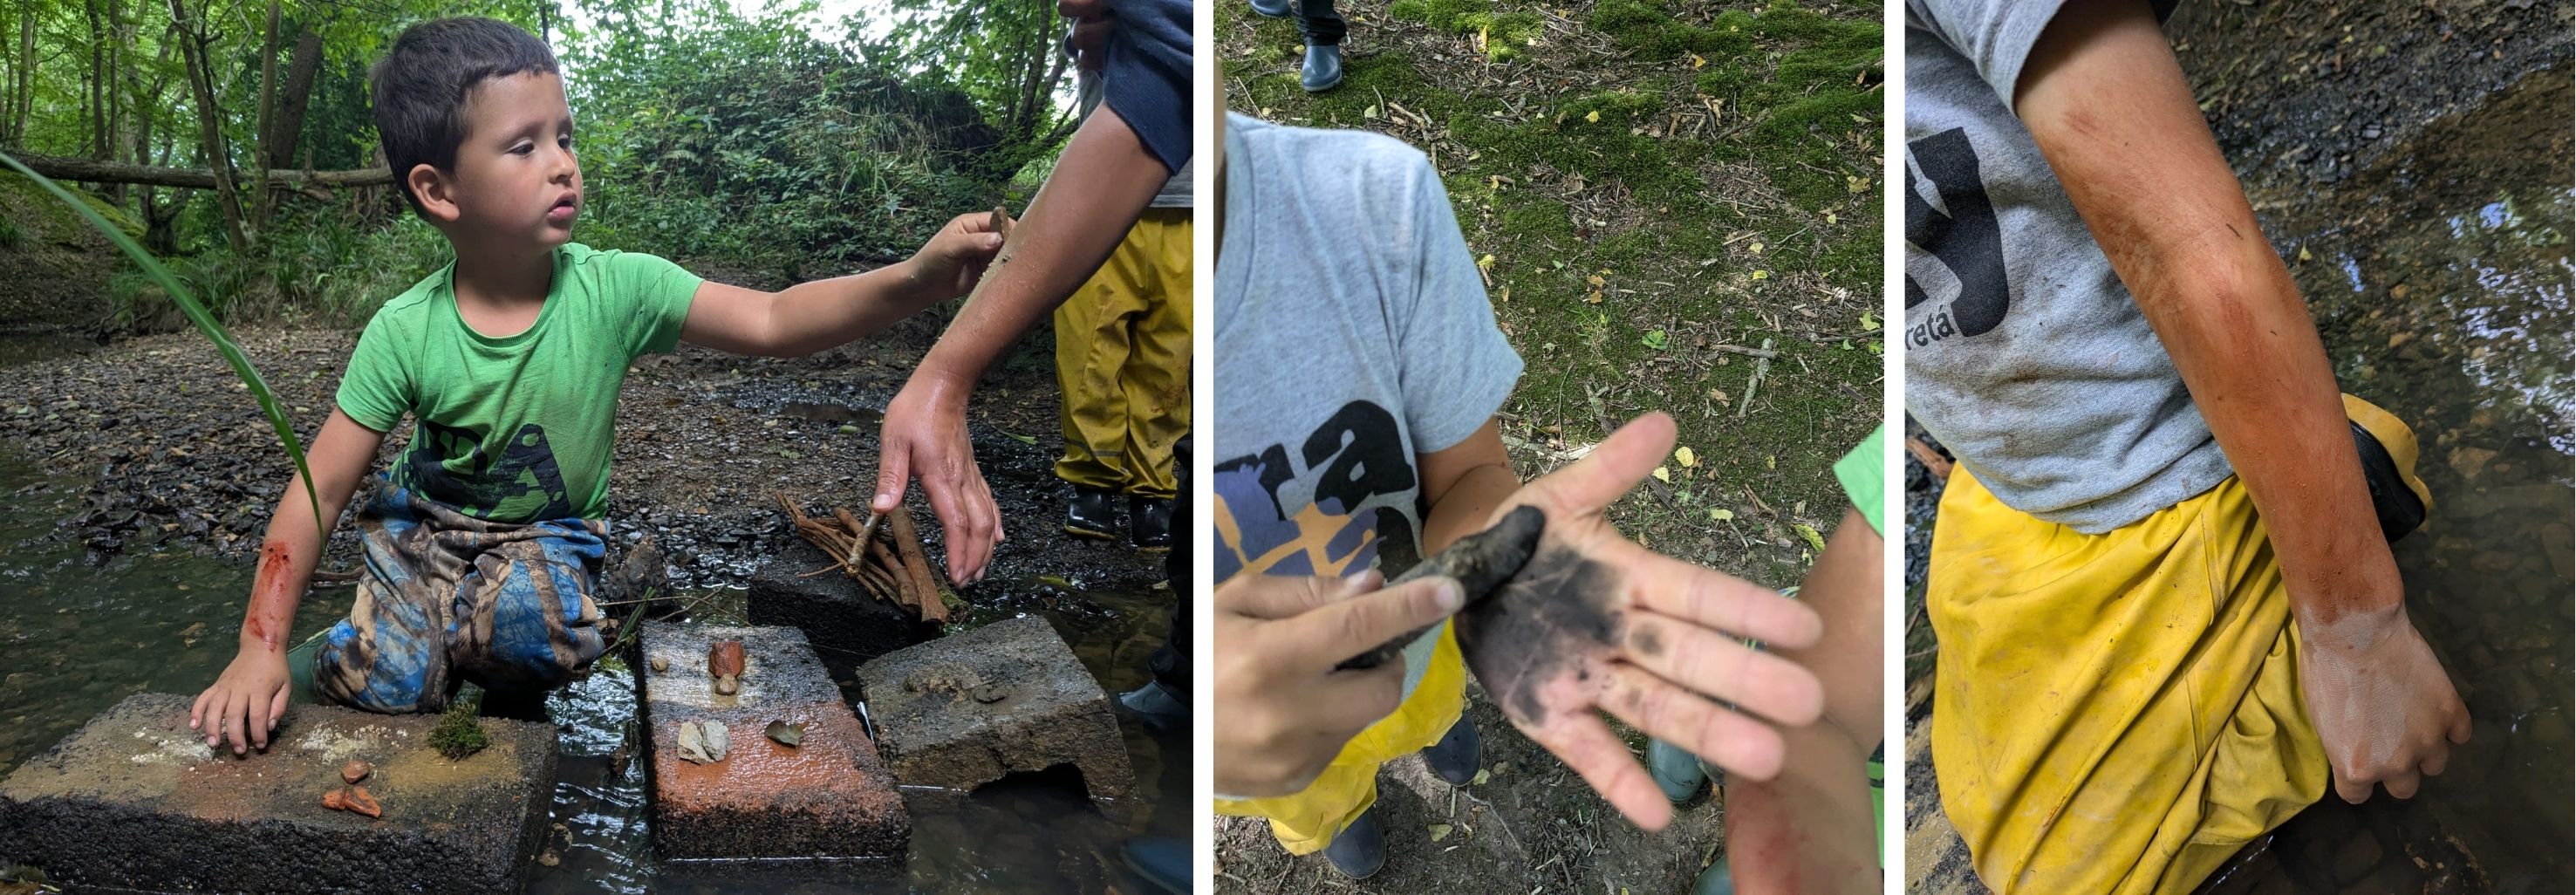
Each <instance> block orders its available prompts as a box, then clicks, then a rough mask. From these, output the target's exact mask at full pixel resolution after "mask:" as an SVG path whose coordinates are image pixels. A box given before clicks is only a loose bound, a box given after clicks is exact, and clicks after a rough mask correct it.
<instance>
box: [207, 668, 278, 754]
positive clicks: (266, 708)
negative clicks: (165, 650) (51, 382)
mask: <svg viewBox="0 0 2576 895" xmlns="http://www.w3.org/2000/svg"><path fill="white" fill-rule="evenodd" d="M286 694H287V677H286V657H285V656H284V655H282V654H280V653H278V652H277V651H275V650H270V649H265V648H261V647H258V646H255V645H245V646H243V647H242V650H241V652H240V653H239V654H237V655H235V656H233V663H232V664H231V665H229V666H226V667H225V668H224V673H223V676H222V677H219V678H216V679H215V685H214V686H212V687H207V688H206V692H204V693H202V694H199V695H198V696H197V704H196V705H195V706H194V707H191V708H190V709H189V710H188V729H190V730H195V731H201V732H203V733H204V734H205V735H206V748H209V749H212V748H216V747H218V746H219V745H221V744H222V743H223V742H225V741H230V742H231V743H232V745H233V754H234V755H241V754H245V753H247V752H249V751H250V750H251V749H253V748H257V749H261V750H266V749H267V748H268V735H269V734H270V733H273V732H275V731H276V730H277V721H278V719H279V718H281V717H283V716H285V714H286Z"/></svg>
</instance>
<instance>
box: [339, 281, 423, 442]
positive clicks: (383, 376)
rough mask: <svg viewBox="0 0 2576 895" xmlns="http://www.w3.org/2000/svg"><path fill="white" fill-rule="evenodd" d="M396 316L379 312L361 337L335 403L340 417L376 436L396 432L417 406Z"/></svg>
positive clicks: (391, 311) (341, 379)
mask: <svg viewBox="0 0 2576 895" xmlns="http://www.w3.org/2000/svg"><path fill="white" fill-rule="evenodd" d="M393 316H394V314H393V309H392V308H390V307H388V308H387V309H386V310H384V311H378V312H377V313H376V316H374V317H373V318H370V319H369V320H368V321H367V328H366V329H365V330H363V331H361V332H360V333H358V347H357V348H356V349H354V350H352V351H350V352H349V369H348V371H347V372H345V373H342V374H340V393H339V395H338V396H337V397H335V398H334V399H333V400H334V401H335V402H337V403H338V404H339V405H340V412H341V413H345V414H348V415H349V418H350V419H352V420H355V421H357V423H358V425H361V426H365V427H367V428H369V429H373V430H375V431H377V432H391V431H393V428H394V424H395V423H399V422H402V416H403V414H404V413H407V412H409V411H410V410H411V408H412V405H413V403H414V401H413V397H414V394H413V391H412V379H411V375H410V373H409V371H407V370H406V369H404V366H403V357H402V352H400V351H398V350H396V347H397V346H399V345H401V344H402V343H403V342H404V341H405V340H404V339H403V338H402V336H401V335H400V334H398V333H395V332H394V328H395V320H394V319H393Z"/></svg>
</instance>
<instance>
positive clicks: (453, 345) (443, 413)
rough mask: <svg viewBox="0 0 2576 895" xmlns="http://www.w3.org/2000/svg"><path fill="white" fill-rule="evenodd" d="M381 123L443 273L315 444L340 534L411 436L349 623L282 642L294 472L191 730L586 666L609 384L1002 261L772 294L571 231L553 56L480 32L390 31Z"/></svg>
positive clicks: (594, 633) (296, 535) (368, 363)
mask: <svg viewBox="0 0 2576 895" xmlns="http://www.w3.org/2000/svg"><path fill="white" fill-rule="evenodd" d="M373 75H374V76H373V78H372V81H373V91H374V107H375V116H376V129H377V132H378V133H379V135H380V136H381V139H382V141H383V144H384V152H385V159H386V161H387V162H388V163H389V164H390V166H391V167H392V169H393V171H394V172H395V179H396V182H397V183H398V184H399V185H400V187H401V189H402V191H403V198H404V199H405V201H407V202H409V203H410V204H411V207H412V210H413V211H415V212H417V213H419V214H420V216H421V217H423V218H425V219H427V220H428V221H429V222H430V224H431V225H432V226H435V227H437V228H438V230H439V232H440V233H442V234H444V235H445V236H446V237H447V240H448V243H449V244H450V245H452V246H454V248H455V251H456V260H455V261H454V263H452V264H450V265H448V266H447V267H445V268H442V269H440V270H439V271H438V272H436V273H433V274H431V275H430V276H429V277H428V278H427V279H424V280H422V281H421V282H420V283H419V284H418V285H415V286H413V287H412V288H411V289H409V290H408V291H405V292H404V293H403V294H401V295H399V296H396V297H394V298H393V300H391V301H388V302H386V303H385V305H384V307H383V308H382V309H380V310H378V311H377V312H376V314H375V316H374V318H373V319H371V320H369V321H368V323H367V328H366V330H365V332H364V333H363V334H361V335H360V336H359V338H358V345H357V349H356V350H355V351H354V352H353V353H352V355H351V356H350V358H349V364H348V369H347V371H346V373H345V374H344V375H343V376H342V378H341V381H340V390H339V394H338V397H337V403H338V407H337V409H335V410H334V411H333V412H332V414H331V417H330V419H329V420H328V421H327V422H325V423H323V425H322V432H321V434H320V435H319V436H316V437H315V438H314V440H313V445H312V450H311V451H310V452H309V453H308V454H307V457H306V459H307V461H308V466H309V467H310V469H311V475H312V477H313V487H314V490H315V491H316V492H317V494H318V496H319V498H320V502H321V510H322V513H323V515H322V516H321V519H328V520H337V519H338V518H339V517H340V513H341V510H342V509H343V508H344V507H346V506H347V504H348V502H349V499H350V496H351V494H352V493H353V492H354V491H355V489H356V488H357V485H358V482H359V478H360V476H362V475H363V474H364V473H365V472H366V469H367V466H368V464H369V462H370V461H371V460H372V459H373V458H374V456H375V454H376V449H377V448H378V447H379V446H380V445H382V444H383V442H384V437H385V433H386V432H387V431H389V430H391V429H392V428H393V427H394V424H395V423H397V422H399V421H401V419H402V418H403V416H404V415H405V414H409V415H410V416H411V417H412V418H413V419H414V420H416V421H417V429H416V431H415V434H414V436H413V438H412V440H411V446H410V449H409V450H408V451H406V452H405V453H404V455H403V457H402V458H401V459H400V460H397V461H395V463H394V464H393V468H392V469H391V470H390V471H389V474H388V475H387V480H388V481H387V486H386V487H384V488H382V489H379V492H378V496H376V497H375V498H374V499H372V500H371V501H370V502H369V504H368V505H367V506H365V507H364V508H362V509H361V510H360V511H359V514H358V519H359V521H358V524H359V527H360V530H361V532H362V533H363V542H364V544H363V545H364V548H365V551H366V568H367V574H366V575H365V576H364V577H362V578H361V579H360V580H359V583H358V591H357V597H356V603H355V605H354V606H352V607H351V609H350V612H349V617H348V618H347V619H345V620H343V621H341V622H340V623H339V624H337V625H334V626H333V627H332V628H331V629H330V630H328V631H327V632H324V633H323V634H322V635H321V636H319V637H316V638H314V639H312V640H310V641H307V642H306V644H305V645H303V646H299V647H297V648H295V649H294V650H293V651H291V652H290V651H288V650H286V649H285V648H284V644H286V643H287V634H288V631H287V627H288V625H289V624H290V622H291V621H292V619H293V618H294V617H295V607H296V603H297V601H298V600H299V598H300V597H301V596H302V594H303V592H304V588H305V585H306V584H307V583H308V582H309V580H310V579H311V577H312V574H313V569H314V566H315V564H316V563H317V562H319V560H320V558H321V554H322V549H323V544H324V540H323V539H324V535H325V533H326V532H325V529H324V524H323V523H322V522H321V521H320V520H317V519H316V518H315V517H314V508H313V507H312V505H311V504H310V503H309V502H308V501H307V500H306V498H305V496H304V495H305V484H304V482H303V481H302V480H301V479H300V477H299V478H298V479H296V480H291V481H289V482H288V484H287V487H286V496H285V498H284V499H283V500H281V501H280V502H279V504H278V508H277V515H276V516H275V517H273V519H272V520H271V522H270V524H269V532H268V537H267V540H266V542H265V544H264V545H263V546H262V548H261V550H260V561H259V572H258V577H257V580H256V582H255V583H254V584H253V585H252V593H251V599H250V608H249V611H248V612H247V613H246V614H245V617H244V618H243V620H242V631H241V652H240V654H239V655H238V656H236V657H235V658H234V659H233V662H232V665H231V666H230V667H228V668H226V669H224V673H223V676H222V677H221V678H219V679H217V680H216V681H215V684H214V686H212V687H208V688H207V689H206V692H205V694H204V695H202V696H199V697H198V698H197V704H196V707H195V709H194V710H193V711H192V712H191V713H190V717H189V724H190V726H191V727H194V728H196V729H198V730H201V731H203V732H204V733H205V735H206V744H207V745H208V746H215V745H217V744H218V743H219V742H220V741H225V740H229V741H230V742H231V743H232V747H233V751H234V752H235V753H236V754H240V753H243V752H245V751H247V750H248V749H250V748H252V747H257V748H262V749H265V748H267V745H268V737H269V734H270V733H271V732H272V731H273V730H274V729H275V727H276V725H277V721H278V717H279V715H281V714H283V713H284V711H285V709H286V701H287V694H288V693H289V692H290V689H291V688H290V684H289V680H290V678H293V679H296V680H303V679H306V678H307V677H309V678H310V683H311V690H312V692H313V693H314V694H315V695H316V696H318V697H319V698H320V699H322V700H325V701H329V702H333V703H338V704H342V705H347V706H350V707H354V708H359V709H365V710H368V711H376V712H427V711H437V710H439V709H441V708H443V707H445V705H446V704H447V702H448V701H449V700H450V699H451V698H452V697H453V695H454V694H455V692H456V690H457V688H458V687H459V686H460V685H461V684H462V683H463V682H465V681H468V680H471V681H473V682H475V683H477V684H479V685H481V686H483V687H485V688H486V689H489V690H492V691H493V692H495V693H496V694H500V695H505V696H511V697H520V698H524V697H529V696H534V695H537V694H542V693H543V692H544V691H546V690H548V689H551V688H553V687H556V686H559V685H561V684H563V683H565V682H566V681H569V680H571V679H572V678H573V677H574V676H576V675H578V674H580V673H582V672H583V671H585V670H587V669H588V668H589V667H590V663H591V661H592V660H594V659H596V658H598V656H599V654H600V652H601V650H602V649H603V648H604V645H603V643H602V640H601V636H600V630H599V621H600V618H601V615H600V611H599V607H598V606H597V605H596V604H595V603H593V602H592V599H591V590H592V589H593V587H595V586H596V584H597V581H598V575H599V566H600V559H601V556H602V553H603V547H604V546H605V543H606V540H605V539H606V535H607V531H608V528H607V524H606V522H605V521H604V518H603V517H604V516H605V515H606V512H607V503H608V500H607V498H608V471H609V456H610V453H609V449H610V446H611V445H612V443H613V441H614V436H615V418H616V416H615V415H616V406H617V405H616V400H617V390H618V386H619V385H620V383H621V382H622V381H623V380H624V377H625V374H626V369H627V365H628V364H629V363H630V362H632V361H633V360H634V359H635V358H636V357H637V356H638V355H643V354H648V353H657V352H668V351H671V350H672V349H673V348H674V347H675V346H676V344H677V343H678V342H681V341H687V342H690V343H692V344H697V345H704V346H707V347H710V348H716V349H719V350H723V351H729V352H733V353H737V354H748V355H774V356H794V355H801V354H807V353H811V352H814V351H817V350H821V349H824V348H828V347H831V346H834V345H839V344H842V343H844V342H848V341H851V340H853V339H856V338H859V337H861V336H864V335H867V334H870V333H873V332H876V331H878V330H881V329H884V328H885V327H886V326H888V325H890V324H892V323H894V322H895V321H897V320H900V319H902V318H904V317H906V316H909V315H911V314H912V313H914V312H916V311H919V310H921V309H922V308H924V307H927V306H929V305H931V304H933V303H936V302H940V301H944V300H947V299H951V298H955V297H957V296H959V295H963V294H965V292H966V291H967V289H968V288H970V287H972V286H973V285H974V284H975V281H976V280H977V279H978V278H979V277H980V276H982V273H983V269H984V266H985V264H986V263H987V262H989V261H990V260H991V259H992V257H993V254H994V253H995V251H997V250H998V249H999V248H1000V246H1001V241H1002V239H1001V236H1000V235H999V234H997V233H994V232H991V230H990V223H989V217H988V215H985V214H970V215H964V216H960V217H958V218H956V219H954V220H952V221H950V222H949V223H948V224H947V225H946V226H944V227H942V228H941V229H940V231H939V232H938V233H937V234H936V235H934V236H932V237H931V239H930V241H929V242H928V243H927V244H925V245H923V246H922V248H921V250H920V251H919V252H918V253H916V254H915V255H914V256H913V257H912V258H910V259H908V260H906V261H904V262H901V263H898V264H894V265H891V266H888V267H883V268H879V269H877V270H873V271H869V272H867V273H864V274H859V275H856V276H849V277H841V278H838V279H830V280H818V281H815V282H810V283H803V284H800V285H797V286H795V287H793V288H790V289H787V290H785V291H782V292H777V293H767V292H757V291H753V290H750V289H743V288H738V287H734V286H727V285H723V284H720V283H711V282H706V281H704V280H701V279H699V278H698V277H696V276H694V275H692V274H690V273H689V272H688V271H686V270H682V269H681V268H680V267H679V266H678V265H675V264H673V263H671V262H669V261H666V260H663V259H661V258H656V257H653V256H651V255H641V254H635V253H629V252H616V251H596V250H593V249H591V248H589V247H587V246H583V245H581V244H578V243H574V242H572V224H573V219H574V218H575V217H576V216H578V215H579V214H580V211H581V199H582V184H581V165H580V163H579V161H578V160H577V159H576V158H575V157H574V155H573V150H572V139H573V138H572V131H573V117H572V112H571V109H570V108H569V107H568V106H567V105H566V102H565V100H564V85H563V79H562V77H561V74H560V72H559V70H558V69H557V67H556V65H555V59H554V54H553V52H552V51H551V50H549V49H548V48H547V47H546V45H545V43H544V42H542V41H539V40H538V39H536V38H535V37H534V36H531V35H529V34H528V33H527V32H525V31H522V30H519V29H518V28H516V27H514V26H511V25H509V24H506V23H503V22H499V21H495V20H491V19H479V18H452V19H440V20H436V21H430V22H423V23H421V24H418V25H415V26H412V27H411V28H409V29H407V30H405V31H404V32H403V34H402V36H401V37H399V38H397V39H396V40H395V42H394V46H393V49H392V51H391V52H390V53H388V54H387V55H386V57H385V58H384V60H383V61H381V62H379V63H377V65H376V67H375V71H374V73H373Z"/></svg>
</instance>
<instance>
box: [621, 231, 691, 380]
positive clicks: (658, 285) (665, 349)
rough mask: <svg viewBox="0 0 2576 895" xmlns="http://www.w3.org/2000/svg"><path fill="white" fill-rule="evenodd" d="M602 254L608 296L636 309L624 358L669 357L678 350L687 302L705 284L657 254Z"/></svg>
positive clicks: (687, 313)
mask: <svg viewBox="0 0 2576 895" xmlns="http://www.w3.org/2000/svg"><path fill="white" fill-rule="evenodd" d="M601 254H602V255H603V256H604V257H602V258H600V259H599V260H600V262H601V263H603V264H604V265H606V269H605V271H604V272H605V273H606V277H604V279H605V280H606V281H607V283H608V286H609V290H608V296H607V297H608V298H609V300H611V301H619V302H628V303H631V307H633V308H634V309H635V314H634V316H633V317H632V318H630V320H631V321H632V325H631V326H630V327H629V328H628V333H629V335H628V338H627V340H626V354H627V356H629V357H634V356H638V355H645V354H668V353H670V351H671V349H673V348H677V347H679V344H680V325H681V324H683V323H686V322H688V319H689V301H690V299H692V298H695V297H697V294H698V284H700V283H704V282H706V281H705V280H703V279H701V278H699V277H698V275H697V274H693V273H690V272H688V271H687V270H685V269H683V268H681V267H680V266H679V265H677V264H673V263H671V262H670V261H669V260H667V259H665V258H662V257H661V256H658V255H647V254H644V253H642V252H603V253H601Z"/></svg>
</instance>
